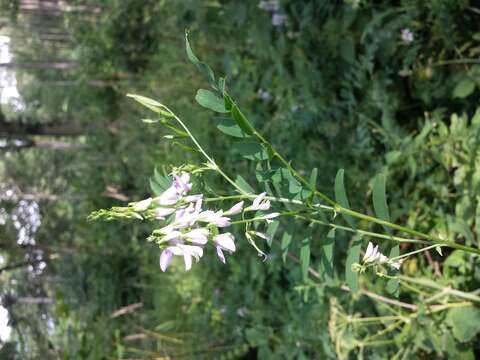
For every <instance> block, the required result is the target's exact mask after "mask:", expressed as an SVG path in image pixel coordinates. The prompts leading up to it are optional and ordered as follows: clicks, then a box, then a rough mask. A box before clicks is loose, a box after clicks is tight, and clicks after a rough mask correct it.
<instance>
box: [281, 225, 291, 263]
mask: <svg viewBox="0 0 480 360" xmlns="http://www.w3.org/2000/svg"><path fill="white" fill-rule="evenodd" d="M291 242H292V235H291V234H290V233H288V232H286V231H285V232H284V233H283V235H282V243H281V245H280V247H281V249H282V259H283V262H285V261H286V260H287V255H288V249H289V248H290V243H291Z"/></svg>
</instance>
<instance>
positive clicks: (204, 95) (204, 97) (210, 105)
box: [195, 89, 227, 113]
mask: <svg viewBox="0 0 480 360" xmlns="http://www.w3.org/2000/svg"><path fill="white" fill-rule="evenodd" d="M195 100H196V101H197V102H198V103H199V104H200V105H201V106H203V107H204V108H207V109H210V110H213V111H215V112H219V113H225V112H227V110H226V109H225V105H224V102H223V99H221V98H219V97H218V96H217V95H215V93H214V92H212V91H210V90H205V89H200V90H198V91H197V95H196V96H195Z"/></svg>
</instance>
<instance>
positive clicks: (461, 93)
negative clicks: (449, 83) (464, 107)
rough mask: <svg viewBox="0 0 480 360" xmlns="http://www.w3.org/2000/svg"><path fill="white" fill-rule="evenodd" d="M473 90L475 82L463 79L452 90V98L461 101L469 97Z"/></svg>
mask: <svg viewBox="0 0 480 360" xmlns="http://www.w3.org/2000/svg"><path fill="white" fill-rule="evenodd" d="M474 90H475V82H474V81H473V80H471V79H468V78H465V79H463V80H461V81H460V82H459V83H458V84H457V86H455V89H453V97H456V98H460V99H463V98H466V97H467V96H469V95H471V94H472V93H473V91H474Z"/></svg>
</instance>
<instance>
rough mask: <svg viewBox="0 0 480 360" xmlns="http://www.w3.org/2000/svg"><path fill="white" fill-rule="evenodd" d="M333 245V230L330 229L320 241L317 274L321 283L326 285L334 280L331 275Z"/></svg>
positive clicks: (332, 274)
mask: <svg viewBox="0 0 480 360" xmlns="http://www.w3.org/2000/svg"><path fill="white" fill-rule="evenodd" d="M334 245H335V229H331V230H330V231H329V232H328V234H327V236H326V237H325V238H324V239H322V241H321V255H320V263H319V273H320V276H321V279H322V281H324V282H325V283H326V284H327V285H329V284H331V283H332V282H333V279H334V273H333V269H334V267H333V250H334Z"/></svg>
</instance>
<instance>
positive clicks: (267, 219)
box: [262, 212, 280, 224]
mask: <svg viewBox="0 0 480 360" xmlns="http://www.w3.org/2000/svg"><path fill="white" fill-rule="evenodd" d="M278 216H280V213H278V212H274V213H270V214H267V215H265V216H264V217H263V218H262V219H264V220H266V221H267V223H268V224H270V223H271V222H272V221H273V220H272V219H275V218H276V217H278Z"/></svg>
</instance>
